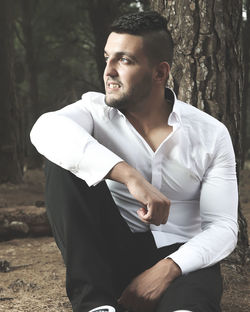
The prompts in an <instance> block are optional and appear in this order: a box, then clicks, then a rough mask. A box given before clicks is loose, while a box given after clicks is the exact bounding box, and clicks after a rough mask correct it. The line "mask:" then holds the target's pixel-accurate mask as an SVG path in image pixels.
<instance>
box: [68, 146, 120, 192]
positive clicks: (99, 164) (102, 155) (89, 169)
mask: <svg viewBox="0 0 250 312" xmlns="http://www.w3.org/2000/svg"><path fill="white" fill-rule="evenodd" d="M83 154H84V156H83V157H82V159H81V160H80V162H79V163H78V166H77V168H76V170H75V172H73V173H74V174H75V175H76V176H77V177H79V178H80V179H82V180H84V181H85V182H86V183H87V184H88V186H92V185H96V184H98V183H99V182H101V181H102V180H103V179H104V178H105V176H106V175H107V174H108V173H109V171H110V170H111V169H112V168H113V167H114V166H115V165H116V164H118V163H119V162H122V161H123V159H122V158H120V157H119V156H117V155H116V154H114V153H113V152H112V151H110V150H109V149H107V148H106V147H105V146H103V145H101V144H95V143H94V142H89V143H88V144H87V146H86V148H85V151H84V153H83Z"/></svg>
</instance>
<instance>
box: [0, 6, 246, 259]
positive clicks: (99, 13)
mask: <svg viewBox="0 0 250 312" xmlns="http://www.w3.org/2000/svg"><path fill="white" fill-rule="evenodd" d="M0 6H1V7H0V69H1V70H0V82H1V83H0V95H1V105H0V173H1V174H0V183H3V182H6V181H11V182H19V181H20V180H21V178H22V172H23V170H26V169H27V168H39V167H41V166H42V158H41V157H40V156H39V155H38V153H37V152H36V151H35V149H34V148H33V146H32V145H31V144H30V140H29V132H30V130H31V127H32V125H33V124H34V122H35V120H36V119H37V117H38V116H39V115H41V114H42V113H44V112H46V111H49V110H55V109H58V108H60V107H62V106H64V105H67V104H70V103H72V102H74V101H75V100H77V99H79V98H80V96H81V94H82V93H84V92H86V91H89V90H92V91H103V83H102V73H103V69H104V66H105V63H104V59H103V48H104V44H105V41H106V35H107V34H108V26H109V24H110V22H111V21H112V20H113V19H114V18H115V17H117V16H119V15H121V14H124V13H127V12H133V11H138V10H146V9H149V8H153V9H155V10H157V11H159V12H160V13H162V14H163V15H164V16H165V17H166V18H167V20H168V28H169V30H170V32H171V34H172V37H173V40H174V42H175V51H174V62H173V67H172V79H171V80H170V85H171V86H172V87H173V88H174V90H175V91H176V93H177V95H178V97H179V98H180V99H182V100H184V101H186V102H189V103H190V104H192V105H194V106H196V107H198V108H200V109H202V110H204V111H206V112H208V113H209V114H212V115H213V116H215V117H216V118H218V119H219V120H221V121H222V122H224V123H225V124H226V126H227V127H228V129H229V131H230V133H231V135H232V140H233V143H234V147H235V152H236V157H237V163H238V169H240V168H242V167H243V166H244V162H245V159H246V158H247V155H248V151H249V142H250V129H249V126H247V125H249V124H250V117H249V109H248V107H249V102H250V86H249V84H250V83H249V63H250V47H249V44H250V40H249V38H248V37H249V31H250V14H249V0H242V1H238V0H229V1H226V0H207V1H201V0H175V1H169V0H168V1H167V0H151V1H150V0H141V1H139V0H128V1H124V0H74V1H67V0H54V1H50V0H18V1H17V0H1V1H0ZM239 214H240V230H241V231H240V235H241V240H240V241H241V243H242V244H243V245H242V246H245V247H246V246H247V234H246V223H245V220H244V218H243V216H242V215H241V210H240V209H239ZM245 247H244V248H245ZM243 253H244V250H243Z"/></svg>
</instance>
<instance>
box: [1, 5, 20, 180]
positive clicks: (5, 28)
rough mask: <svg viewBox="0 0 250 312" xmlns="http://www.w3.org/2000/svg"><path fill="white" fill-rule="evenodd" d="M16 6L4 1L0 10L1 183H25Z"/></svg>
mask: <svg viewBox="0 0 250 312" xmlns="http://www.w3.org/2000/svg"><path fill="white" fill-rule="evenodd" d="M13 5H14V3H13V1H11V0H10V1H8V0H2V1H1V9H0V47H1V48H0V95H1V113H0V173H1V174H0V183H3V182H7V181H10V182H13V183H18V182H21V180H22V149H21V146H20V142H21V140H20V135H19V133H20V132H19V120H18V105H17V101H16V95H15V87H14V80H15V79H14V73H13V37H12V33H13V31H12V28H13V27H12V26H13V16H12V11H13Z"/></svg>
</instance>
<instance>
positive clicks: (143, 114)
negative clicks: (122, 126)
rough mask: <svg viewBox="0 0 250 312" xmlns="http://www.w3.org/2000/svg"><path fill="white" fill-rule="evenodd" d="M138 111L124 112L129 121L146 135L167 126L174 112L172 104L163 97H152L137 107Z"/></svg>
mask: <svg viewBox="0 0 250 312" xmlns="http://www.w3.org/2000/svg"><path fill="white" fill-rule="evenodd" d="M137 107H138V109H135V110H131V109H130V110H128V111H126V112H124V114H125V116H126V117H127V118H128V120H129V121H130V122H131V123H132V124H133V125H134V126H135V128H138V127H139V128H140V129H142V130H143V132H144V133H148V132H150V131H151V130H154V129H156V128H159V127H162V126H164V125H165V126H167V124H168V123H167V122H168V117H169V115H170V113H171V111H172V108H173V107H172V104H171V103H170V102H169V101H168V100H167V99H166V98H165V96H164V94H162V95H161V96H159V95H158V97H157V96H154V95H152V96H151V97H150V98H149V99H147V101H145V102H144V103H141V105H138V106H137Z"/></svg>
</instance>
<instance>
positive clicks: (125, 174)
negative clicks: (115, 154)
mask: <svg viewBox="0 0 250 312" xmlns="http://www.w3.org/2000/svg"><path fill="white" fill-rule="evenodd" d="M107 178H109V179H111V180H115V181H117V182H121V183H124V184H125V185H126V186H127V188H128V190H129V192H130V194H131V195H133V196H134V198H135V199H136V200H138V201H139V202H140V203H141V204H142V206H143V207H142V208H140V209H139V210H138V211H137V213H138V216H139V218H140V219H141V220H142V221H143V222H145V223H147V224H155V225H160V224H165V223H166V222H167V220H168V215H169V208H170V201H169V199H168V198H167V197H166V196H164V195H163V194H162V193H161V192H160V191H158V190H157V189H156V188H155V187H154V186H153V185H152V184H150V183H149V182H148V181H147V180H146V179H145V178H144V177H143V176H142V175H141V174H140V173H139V172H138V171H137V170H135V169H134V168H132V167H131V166H129V165H128V164H127V163H125V162H120V163H118V164H117V165H116V166H114V167H113V168H112V170H111V171H110V172H109V174H108V175H107Z"/></svg>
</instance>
